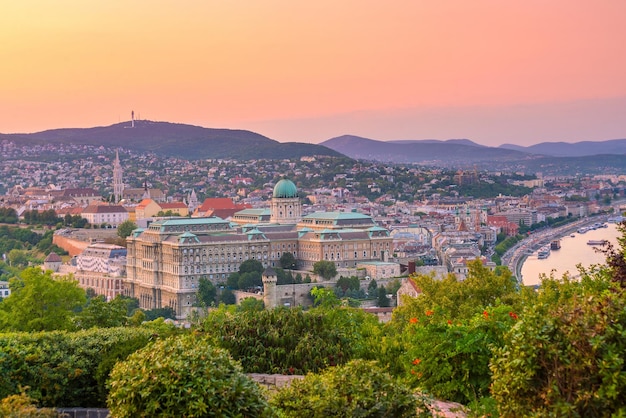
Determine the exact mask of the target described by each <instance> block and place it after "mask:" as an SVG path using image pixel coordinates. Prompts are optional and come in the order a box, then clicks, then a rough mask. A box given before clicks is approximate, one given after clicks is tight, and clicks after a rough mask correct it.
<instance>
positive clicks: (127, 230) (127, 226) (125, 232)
mask: <svg viewBox="0 0 626 418" xmlns="http://www.w3.org/2000/svg"><path fill="white" fill-rule="evenodd" d="M135 229H137V224H136V223H134V222H133V221H131V220H126V221H124V222H122V223H121V224H119V225H118V227H117V236H118V237H120V238H127V237H129V236H130V234H131V233H132V232H133V231H134V230H135Z"/></svg>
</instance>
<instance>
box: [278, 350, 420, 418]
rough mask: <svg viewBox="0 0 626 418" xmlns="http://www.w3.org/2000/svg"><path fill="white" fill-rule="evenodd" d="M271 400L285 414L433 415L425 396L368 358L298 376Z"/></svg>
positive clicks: (321, 416) (313, 416)
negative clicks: (428, 408) (414, 391)
mask: <svg viewBox="0 0 626 418" xmlns="http://www.w3.org/2000/svg"><path fill="white" fill-rule="evenodd" d="M270 404H271V405H272V406H273V407H274V408H276V410H277V412H278V413H279V414H280V416H282V417H285V418H291V417H293V418H300V417H311V418H327V417H339V418H341V417H346V418H349V417H371V418H375V417H399V418H402V417H415V416H430V413H428V412H427V411H428V410H427V408H426V404H425V399H419V400H418V398H417V396H416V395H415V394H414V393H413V392H412V390H411V389H410V388H409V387H408V386H405V385H404V384H402V383H401V382H399V381H398V380H397V379H395V378H393V377H391V375H389V374H388V373H386V372H385V371H384V370H383V369H381V368H380V367H379V366H378V365H377V364H376V362H374V361H364V360H353V361H351V362H349V363H347V364H345V365H344V366H337V367H331V368H328V369H326V370H325V371H324V372H322V373H320V374H308V375H307V376H306V377H305V378H304V379H302V380H294V381H292V383H291V385H290V386H286V387H284V388H283V389H281V390H279V391H278V392H277V393H276V394H275V395H274V396H273V397H272V398H271V399H270ZM418 408H419V410H420V411H422V413H421V414H419V415H418V414H417V411H418Z"/></svg>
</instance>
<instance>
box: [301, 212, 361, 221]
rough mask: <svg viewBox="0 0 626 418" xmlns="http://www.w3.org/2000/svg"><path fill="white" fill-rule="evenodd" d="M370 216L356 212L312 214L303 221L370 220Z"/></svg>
mask: <svg viewBox="0 0 626 418" xmlns="http://www.w3.org/2000/svg"><path fill="white" fill-rule="evenodd" d="M371 218H372V217H371V216H368V215H364V214H362V213H358V212H313V213H311V214H309V215H307V216H305V217H304V219H332V220H340V219H371Z"/></svg>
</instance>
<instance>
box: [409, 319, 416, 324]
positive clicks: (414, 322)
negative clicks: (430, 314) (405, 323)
mask: <svg viewBox="0 0 626 418" xmlns="http://www.w3.org/2000/svg"><path fill="white" fill-rule="evenodd" d="M409 322H410V323H412V324H417V318H411V319H409Z"/></svg>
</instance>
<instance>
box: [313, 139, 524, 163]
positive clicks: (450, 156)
mask: <svg viewBox="0 0 626 418" xmlns="http://www.w3.org/2000/svg"><path fill="white" fill-rule="evenodd" d="M320 145H324V146H326V147H328V148H330V149H333V150H335V151H337V152H340V153H342V154H344V155H347V156H348V157H351V158H355V159H364V160H375V161H383V162H394V163H432V164H443V165H465V164H475V163H482V162H487V161H514V160H522V159H528V158H532V156H531V155H530V154H528V153H525V152H521V151H516V150H509V149H500V148H492V147H485V146H482V145H478V144H475V143H473V142H471V141H468V140H450V141H434V140H425V141H392V142H384V141H376V140H373V139H367V138H361V137H358V136H352V135H344V136H340V137H336V138H332V139H329V140H327V141H324V142H322V143H321V144H320Z"/></svg>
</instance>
